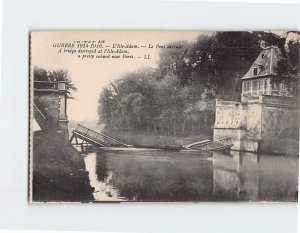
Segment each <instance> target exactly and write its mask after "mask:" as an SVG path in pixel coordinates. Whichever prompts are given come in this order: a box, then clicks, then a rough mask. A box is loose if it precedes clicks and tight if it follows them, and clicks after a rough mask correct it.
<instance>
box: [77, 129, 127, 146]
mask: <svg viewBox="0 0 300 233" xmlns="http://www.w3.org/2000/svg"><path fill="white" fill-rule="evenodd" d="M74 131H75V132H78V133H80V134H83V135H85V136H87V137H89V138H91V139H94V140H97V141H100V142H102V143H103V142H104V143H105V144H109V145H122V146H125V147H128V146H129V145H127V144H125V143H122V142H120V141H118V140H116V139H114V138H111V137H109V136H107V135H104V134H102V133H99V132H96V131H94V130H92V129H89V128H87V127H85V126H83V125H80V124H78V125H77V127H76V128H75V130H74Z"/></svg>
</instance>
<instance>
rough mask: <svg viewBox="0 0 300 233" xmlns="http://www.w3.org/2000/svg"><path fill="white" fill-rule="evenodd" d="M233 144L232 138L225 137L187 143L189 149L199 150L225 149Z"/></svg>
mask: <svg viewBox="0 0 300 233" xmlns="http://www.w3.org/2000/svg"><path fill="white" fill-rule="evenodd" d="M232 146H233V144H232V141H231V138H224V139H221V140H217V141H201V142H198V143H197V142H196V143H192V144H189V145H185V146H184V147H185V148H187V149H193V150H199V151H216V150H225V149H229V148H231V147H232Z"/></svg>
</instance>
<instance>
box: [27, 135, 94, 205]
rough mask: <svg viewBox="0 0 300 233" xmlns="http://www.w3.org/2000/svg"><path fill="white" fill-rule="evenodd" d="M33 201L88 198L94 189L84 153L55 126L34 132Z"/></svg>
mask: <svg viewBox="0 0 300 233" xmlns="http://www.w3.org/2000/svg"><path fill="white" fill-rule="evenodd" d="M33 143H34V145H33V161H32V162H33V171H32V176H33V180H32V182H33V185H32V189H33V190H32V192H31V195H32V201H33V202H48V201H50V202H89V201H93V200H94V198H93V194H92V193H93V191H94V189H93V188H92V187H91V185H90V182H89V175H88V172H87V171H86V168H85V163H84V160H83V157H82V155H81V154H80V153H79V152H78V151H77V150H76V149H75V148H74V147H73V146H72V145H71V144H70V143H69V142H68V141H66V140H65V139H64V138H63V137H62V136H61V135H59V134H58V133H57V132H55V131H54V130H41V131H37V132H34V140H33Z"/></svg>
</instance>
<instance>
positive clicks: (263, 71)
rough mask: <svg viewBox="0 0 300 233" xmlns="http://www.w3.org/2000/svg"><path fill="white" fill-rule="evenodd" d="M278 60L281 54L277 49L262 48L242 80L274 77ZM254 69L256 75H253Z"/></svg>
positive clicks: (272, 47)
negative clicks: (255, 69)
mask: <svg viewBox="0 0 300 233" xmlns="http://www.w3.org/2000/svg"><path fill="white" fill-rule="evenodd" d="M280 58H281V53H280V50H279V48H278V47H275V46H270V47H267V48H264V49H263V50H262V51H261V52H260V54H259V56H258V57H257V58H256V60H255V62H254V63H253V64H252V66H251V67H250V69H249V70H248V72H247V73H246V74H245V75H244V77H242V79H251V78H259V77H262V76H268V75H276V67H277V62H278V61H279V59H280ZM254 68H257V73H256V74H255V73H254ZM254 74H255V75H254Z"/></svg>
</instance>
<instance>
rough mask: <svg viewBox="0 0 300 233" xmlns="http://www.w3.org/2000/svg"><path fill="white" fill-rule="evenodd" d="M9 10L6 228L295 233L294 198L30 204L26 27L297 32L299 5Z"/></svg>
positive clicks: (57, 3)
mask: <svg viewBox="0 0 300 233" xmlns="http://www.w3.org/2000/svg"><path fill="white" fill-rule="evenodd" d="M3 7H4V13H3V16H4V22H3V23H4V24H3V49H2V51H3V54H2V75H3V76H2V79H1V85H0V86H1V91H0V95H1V98H0V104H1V105H0V109H1V110H0V111H1V114H0V124H1V127H0V129H1V134H0V142H1V152H0V229H1V228H3V229H43V230H83V231H96V230H97V231H117V232H172V233H174V232H214V233H217V232H221V233H234V232H238V233H250V232H251V233H253V232H255V233H266V232H272V233H276V232H278V233H279V232H280V233H281V232H289V233H290V232H291V233H292V232H296V224H297V219H296V216H297V204H296V203H280V204H254V203H244V204H242V203H202V204H193V203H190V204H184V203H182V204H159V203H158V204H145V203H144V204H132V203H131V204H97V205H88V204H82V205H78V204H77V205H76V204H69V205H57V204H45V205H43V204H34V205H29V204H28V203H27V177H28V176H27V169H28V167H27V162H28V32H29V31H30V30H39V29H40V30H41V29H44V30H45V29H48V30H51V29H60V30H64V29H69V30H70V29H83V30H91V29H93V30H95V29H123V30H125V29H137V30H138V29H165V30H167V29H168V30H171V29H186V30H188V29H199V30H240V29H248V30H258V29H269V30H276V29H299V26H300V15H299V10H300V7H299V5H293V4H272V5H268V4H264V3H260V4H248V3H243V4H233V3H216V2H214V3H213V2H212V3H208V2H202V3H197V2H194V1H188V2H179V1H134V0H130V1H105V2H104V1H100V0H64V1H62V0H47V1H46V0H43V1H41V0H27V1H22V0H6V1H4V6H3Z"/></svg>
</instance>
